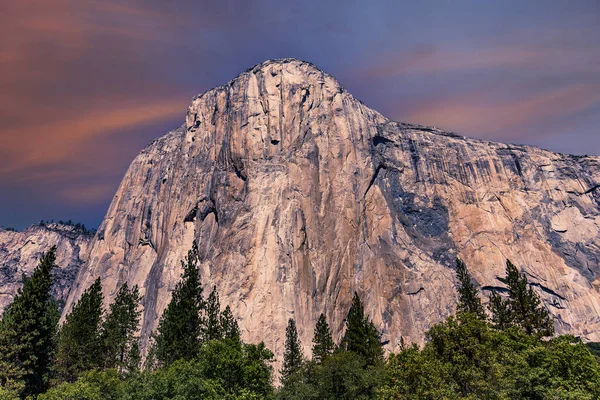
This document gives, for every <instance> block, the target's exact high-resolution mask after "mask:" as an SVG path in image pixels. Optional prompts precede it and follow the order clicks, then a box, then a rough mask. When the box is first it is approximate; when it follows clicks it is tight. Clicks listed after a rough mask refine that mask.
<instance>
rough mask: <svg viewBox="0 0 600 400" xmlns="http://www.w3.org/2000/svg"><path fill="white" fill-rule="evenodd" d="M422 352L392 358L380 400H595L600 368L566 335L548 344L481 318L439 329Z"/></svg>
mask: <svg viewBox="0 0 600 400" xmlns="http://www.w3.org/2000/svg"><path fill="white" fill-rule="evenodd" d="M427 336H428V340H429V341H428V342H427V343H426V345H425V347H424V348H423V350H419V349H418V348H417V347H415V346H413V347H410V348H408V349H403V350H402V351H401V352H400V353H398V354H395V355H394V354H393V355H390V357H389V359H388V363H387V364H386V382H385V384H384V385H383V386H382V387H381V388H380V390H379V394H380V396H381V398H383V399H398V398H401V399H581V400H586V399H595V398H598V396H599V392H598V391H599V390H600V374H599V371H600V369H599V367H600V366H599V365H598V363H597V362H596V361H595V359H594V357H593V355H592V354H591V353H590V352H589V351H588V350H587V348H586V347H585V345H583V344H581V343H579V342H577V341H575V340H574V338H572V337H569V336H560V337H558V338H555V339H552V340H550V341H548V342H545V341H542V340H540V339H539V338H537V337H535V336H530V335H527V334H526V333H525V332H524V331H523V330H522V329H521V328H520V327H517V326H514V327H511V328H508V329H507V330H504V331H499V330H495V329H492V328H491V327H490V326H489V324H487V323H486V322H485V321H481V320H479V319H477V318H473V317H472V316H471V317H470V318H466V319H462V320H458V319H456V318H455V317H450V318H448V319H447V320H446V321H444V322H443V323H440V324H438V325H436V326H434V327H433V328H432V329H431V330H430V331H429V333H428V334H427Z"/></svg>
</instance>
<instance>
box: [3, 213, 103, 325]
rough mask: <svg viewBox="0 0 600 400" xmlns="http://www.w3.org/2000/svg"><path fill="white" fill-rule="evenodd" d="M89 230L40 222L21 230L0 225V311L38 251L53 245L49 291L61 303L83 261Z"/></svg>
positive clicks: (30, 269) (28, 272) (37, 257)
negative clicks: (50, 287) (53, 256)
mask: <svg viewBox="0 0 600 400" xmlns="http://www.w3.org/2000/svg"><path fill="white" fill-rule="evenodd" d="M92 238H93V233H92V232H89V231H86V230H85V228H82V227H79V226H74V225H66V224H59V223H40V224H36V225H32V226H30V227H29V228H27V229H25V230H24V231H14V230H9V229H2V228H0V314H1V313H2V311H3V310H4V308H5V307H6V306H7V305H9V304H10V303H12V300H13V298H14V296H15V294H16V293H17V290H18V289H19V288H20V287H21V286H22V283H23V275H25V276H30V275H31V273H32V272H33V270H34V269H35V267H37V265H38V262H39V260H40V257H41V256H42V254H43V253H44V252H46V251H48V250H50V248H51V247H52V246H56V264H57V265H58V266H59V269H56V270H55V271H54V277H55V283H54V288H53V295H54V297H55V298H56V299H57V300H58V301H59V304H60V303H64V302H65V301H66V300H67V297H68V296H69V293H70V291H71V288H72V287H73V285H74V284H75V278H76V277H77V273H78V271H79V268H80V267H81V265H82V264H83V262H84V261H85V257H86V255H87V250H88V245H89V244H90V242H91V241H92Z"/></svg>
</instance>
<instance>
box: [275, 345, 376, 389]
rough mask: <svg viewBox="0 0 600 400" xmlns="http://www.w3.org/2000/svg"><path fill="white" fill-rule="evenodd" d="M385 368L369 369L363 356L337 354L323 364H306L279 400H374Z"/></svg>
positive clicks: (349, 353) (344, 352) (351, 353)
mask: <svg viewBox="0 0 600 400" xmlns="http://www.w3.org/2000/svg"><path fill="white" fill-rule="evenodd" d="M382 368H383V367H382V365H381V364H380V365H377V366H369V365H367V362H366V360H365V359H364V358H363V357H361V356H360V355H358V354H356V353H353V352H349V351H343V350H342V351H337V352H335V353H334V354H332V355H330V356H328V357H327V358H326V359H325V360H324V361H323V362H322V363H317V362H315V361H310V362H307V363H306V364H305V365H303V366H302V368H301V369H300V370H299V371H297V372H296V373H294V374H293V375H291V376H290V377H289V378H288V380H287V382H286V385H285V386H284V387H283V388H282V389H281V390H280V391H279V393H278V395H277V396H278V398H280V399H286V400H291V399H298V400H299V399H302V400H309V399H310V400H313V399H314V400H317V399H318V400H321V399H323V400H328V399H331V400H333V399H374V398H376V392H377V388H378V386H379V385H380V383H381V379H382V377H383V373H382Z"/></svg>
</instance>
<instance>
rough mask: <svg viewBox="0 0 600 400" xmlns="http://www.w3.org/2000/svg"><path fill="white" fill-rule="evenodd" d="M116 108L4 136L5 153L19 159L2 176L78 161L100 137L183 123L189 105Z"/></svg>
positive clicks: (33, 124) (1, 169)
mask: <svg viewBox="0 0 600 400" xmlns="http://www.w3.org/2000/svg"><path fill="white" fill-rule="evenodd" d="M113 107H114V108H107V107H106V105H104V109H103V108H95V107H90V108H89V109H87V110H84V112H83V113H82V114H78V115H75V116H72V117H70V118H68V119H61V120H59V121H56V122H51V123H46V122H45V121H43V120H41V121H40V120H36V119H33V120H32V122H31V123H30V124H28V125H24V126H19V127H18V128H17V129H14V130H11V131H8V132H4V133H3V135H2V137H0V148H2V152H5V153H7V154H18V155H19V157H18V158H17V159H13V160H12V162H10V163H8V164H7V165H3V166H0V177H6V176H8V175H13V176H14V174H18V173H19V172H20V171H23V170H28V169H31V168H34V167H44V166H48V165H54V164H59V163H61V162H64V161H68V162H73V161H74V160H78V159H80V158H81V157H84V156H85V155H84V154H82V153H81V149H82V148H83V147H84V146H85V145H86V143H87V142H89V141H90V140H92V139H93V138H95V137H97V136H100V135H108V134H111V133H114V132H118V131H120V130H127V129H130V128H132V127H139V126H140V125H144V126H147V125H149V124H152V123H155V122H159V121H161V120H165V119H172V118H174V117H175V116H181V119H182V120H183V115H184V114H185V107H186V103H185V102H182V101H181V99H167V100H156V101H149V102H148V103H146V104H133V105H113ZM24 138H26V140H24Z"/></svg>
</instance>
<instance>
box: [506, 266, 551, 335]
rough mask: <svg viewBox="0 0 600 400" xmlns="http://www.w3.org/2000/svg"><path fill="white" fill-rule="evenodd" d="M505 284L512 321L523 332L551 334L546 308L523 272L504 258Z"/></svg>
mask: <svg viewBox="0 0 600 400" xmlns="http://www.w3.org/2000/svg"><path fill="white" fill-rule="evenodd" d="M506 284H507V285H508V308H509V310H510V313H511V314H512V317H513V320H514V323H516V324H517V325H519V326H520V327H521V328H522V329H523V330H524V331H525V333H527V334H528V335H535V336H540V337H543V336H552V335H553V334H554V326H553V321H552V318H551V317H550V314H549V313H548V310H546V308H545V307H544V306H543V305H542V304H541V301H540V298H539V297H538V295H537V294H536V293H535V292H534V290H533V288H532V287H531V285H529V284H528V282H527V277H526V276H525V274H521V273H519V270H518V269H517V267H515V265H514V264H513V263H512V262H510V260H506Z"/></svg>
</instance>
